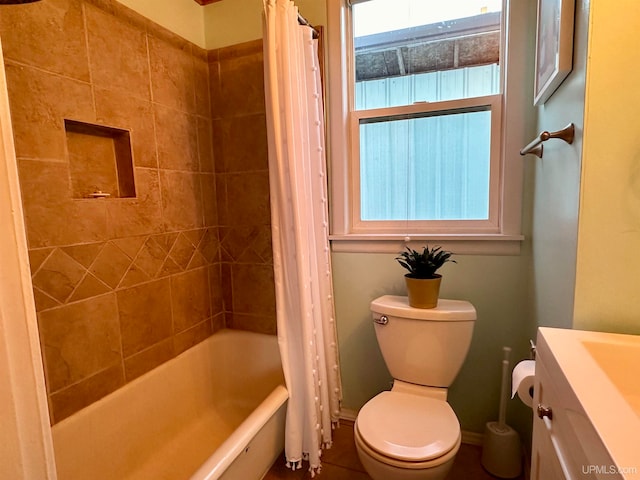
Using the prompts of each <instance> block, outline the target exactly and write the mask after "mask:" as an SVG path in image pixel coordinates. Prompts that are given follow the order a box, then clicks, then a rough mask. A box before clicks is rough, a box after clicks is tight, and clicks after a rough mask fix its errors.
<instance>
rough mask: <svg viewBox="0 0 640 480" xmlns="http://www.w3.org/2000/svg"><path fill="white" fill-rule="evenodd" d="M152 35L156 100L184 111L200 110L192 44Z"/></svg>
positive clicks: (152, 69)
mask: <svg viewBox="0 0 640 480" xmlns="http://www.w3.org/2000/svg"><path fill="white" fill-rule="evenodd" d="M148 38H149V63H150V65H151V91H152V98H153V101H154V102H157V103H160V104H162V105H165V106H167V107H171V108H175V109H177V110H181V111H182V112H189V113H196V95H195V69H194V60H193V56H192V55H191V47H190V46H187V45H185V47H184V48H178V47H176V46H175V45H172V44H169V43H167V42H164V41H162V40H159V39H157V38H154V37H151V36H150V37H148Z"/></svg>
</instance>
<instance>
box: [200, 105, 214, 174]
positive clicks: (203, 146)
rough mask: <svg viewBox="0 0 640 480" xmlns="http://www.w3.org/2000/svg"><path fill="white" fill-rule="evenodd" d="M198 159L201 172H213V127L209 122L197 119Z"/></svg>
mask: <svg viewBox="0 0 640 480" xmlns="http://www.w3.org/2000/svg"><path fill="white" fill-rule="evenodd" d="M197 120H198V158H199V159H200V171H201V172H213V171H214V170H215V168H214V157H213V126H212V124H211V120H209V119H205V118H202V117H198V118H197Z"/></svg>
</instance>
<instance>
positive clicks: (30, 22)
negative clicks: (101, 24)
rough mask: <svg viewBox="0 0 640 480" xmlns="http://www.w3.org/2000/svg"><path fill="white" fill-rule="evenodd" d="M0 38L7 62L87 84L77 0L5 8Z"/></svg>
mask: <svg viewBox="0 0 640 480" xmlns="http://www.w3.org/2000/svg"><path fill="white" fill-rule="evenodd" d="M0 36H2V48H3V51H4V56H5V58H7V59H13V60H17V61H19V62H22V63H26V64H29V65H35V66H37V67H39V68H42V69H44V70H49V71H51V72H53V73H59V74H61V75H65V76H68V77H72V78H76V79H78V80H83V81H88V80H89V63H88V59H87V49H86V41H85V29H84V19H83V16H82V3H81V2H80V1H78V0H47V1H45V2H38V3H34V4H32V5H14V6H10V5H5V6H3V7H2V10H1V11H0Z"/></svg>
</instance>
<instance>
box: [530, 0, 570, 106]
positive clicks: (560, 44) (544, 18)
mask: <svg viewBox="0 0 640 480" xmlns="http://www.w3.org/2000/svg"><path fill="white" fill-rule="evenodd" d="M574 10H575V0H538V15H537V25H538V26H537V30H536V68H535V79H534V98H533V104H534V105H542V104H543V103H545V102H546V101H547V100H548V99H549V97H551V95H553V93H554V92H555V91H556V89H557V88H558V87H559V86H560V84H561V83H562V81H563V80H564V79H565V78H566V77H567V75H569V72H571V70H572V68H573V16H574Z"/></svg>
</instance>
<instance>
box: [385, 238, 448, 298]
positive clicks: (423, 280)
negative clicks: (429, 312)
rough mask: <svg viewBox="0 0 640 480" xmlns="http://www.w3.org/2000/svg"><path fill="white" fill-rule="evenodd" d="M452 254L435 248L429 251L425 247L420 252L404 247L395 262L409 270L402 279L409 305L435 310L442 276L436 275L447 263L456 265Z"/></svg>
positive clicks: (437, 247) (426, 246)
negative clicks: (403, 279) (405, 285)
mask: <svg viewBox="0 0 640 480" xmlns="http://www.w3.org/2000/svg"><path fill="white" fill-rule="evenodd" d="M452 255H453V253H451V252H448V251H446V250H442V248H441V247H439V246H436V247H433V248H432V249H429V246H428V245H425V247H424V248H423V250H422V252H419V251H417V250H413V249H411V248H409V247H406V251H404V252H400V253H399V254H398V256H397V257H396V260H397V261H398V263H399V264H400V265H402V266H403V267H404V268H406V269H407V270H409V273H407V274H406V275H405V276H404V278H405V282H406V284H407V292H408V294H409V305H411V306H412V307H416V308H435V307H436V306H438V295H439V293H440V282H441V280H442V275H440V274H438V273H436V272H437V271H438V269H439V268H440V267H442V265H444V264H445V263H447V262H453V263H456V261H455V260H453V259H452V258H451V256H452Z"/></svg>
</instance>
